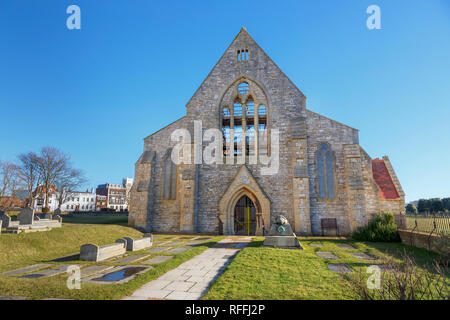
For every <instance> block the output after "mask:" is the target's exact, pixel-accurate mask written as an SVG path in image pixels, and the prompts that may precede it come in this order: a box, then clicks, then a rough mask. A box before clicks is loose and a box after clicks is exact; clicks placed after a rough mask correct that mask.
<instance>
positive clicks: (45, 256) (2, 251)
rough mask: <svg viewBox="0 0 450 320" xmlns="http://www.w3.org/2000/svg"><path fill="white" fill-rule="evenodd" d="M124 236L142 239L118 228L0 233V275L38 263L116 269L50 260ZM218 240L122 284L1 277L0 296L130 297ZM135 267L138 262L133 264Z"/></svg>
mask: <svg viewBox="0 0 450 320" xmlns="http://www.w3.org/2000/svg"><path fill="white" fill-rule="evenodd" d="M124 236H128V237H132V238H140V237H142V233H141V232H139V231H137V230H135V229H133V228H130V227H127V226H121V225H112V224H103V225H101V224H99V225H87V224H69V223H64V224H63V228H58V229H53V230H51V231H48V232H35V233H27V234H2V235H1V236H0V273H2V272H4V271H8V270H12V269H17V268H20V267H25V266H29V265H32V264H37V263H52V264H55V265H59V264H83V265H85V266H88V265H93V264H100V265H111V266H117V264H114V263H112V262H99V263H94V262H87V261H79V260H76V261H66V262H59V263H57V262H52V261H51V260H53V259H56V258H59V257H62V256H67V255H71V254H74V253H79V251H80V246H81V245H83V244H85V243H94V244H97V245H103V244H109V243H113V242H115V240H116V239H118V238H121V237H124ZM168 237H170V236H168V235H165V236H164V235H163V236H160V238H158V240H159V239H164V238H168ZM219 239H220V237H218V238H215V239H214V240H212V241H211V242H207V243H205V244H202V245H199V246H195V247H193V249H191V250H188V251H186V252H184V253H180V254H176V255H175V258H173V259H171V260H169V261H167V262H165V263H162V264H160V265H157V266H155V268H153V269H151V270H149V271H148V272H146V273H144V274H140V275H138V276H137V277H136V278H134V279H133V280H131V281H129V282H127V283H124V284H120V285H115V284H104V285H99V284H87V283H82V284H81V289H80V290H69V289H68V288H67V286H66V281H67V277H68V275H67V274H62V275H58V276H54V277H49V278H42V279H20V278H18V277H0V295H6V296H25V297H28V298H30V299H43V298H66V299H120V298H123V297H125V296H128V295H130V294H131V293H132V292H133V291H134V290H136V289H138V288H139V287H141V286H142V285H143V284H145V283H147V282H149V281H151V280H153V279H156V278H157V277H159V276H160V275H162V274H164V273H165V272H167V271H169V270H171V269H173V268H175V267H177V266H178V265H179V264H181V263H182V262H184V261H186V260H188V259H190V258H192V257H194V256H195V255H197V254H199V253H200V252H202V251H204V250H205V249H206V248H207V247H208V246H210V245H212V244H213V243H215V242H216V241H218V240H219ZM184 241H189V240H184ZM147 250H148V249H147ZM143 252H145V250H143V251H141V252H140V251H136V252H133V253H129V254H142V253H143ZM162 254H164V253H160V254H156V253H154V254H150V256H149V258H151V257H152V256H156V255H162ZM134 264H139V263H138V262H137V263H136V262H135V263H134ZM82 270H83V269H81V271H82Z"/></svg>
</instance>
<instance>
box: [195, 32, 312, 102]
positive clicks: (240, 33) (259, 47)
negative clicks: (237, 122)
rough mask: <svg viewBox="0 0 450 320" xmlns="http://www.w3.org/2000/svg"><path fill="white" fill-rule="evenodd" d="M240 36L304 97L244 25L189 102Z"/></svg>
mask: <svg viewBox="0 0 450 320" xmlns="http://www.w3.org/2000/svg"><path fill="white" fill-rule="evenodd" d="M241 36H247V37H248V38H249V39H250V40H251V41H252V42H253V43H254V44H255V45H256V47H257V48H258V49H259V50H260V51H261V52H262V53H263V54H264V55H265V56H266V57H267V59H268V60H269V61H271V62H272V63H273V65H274V66H275V67H276V68H277V69H278V70H279V71H280V73H281V74H282V75H283V76H284V77H286V79H287V80H288V81H289V82H290V83H291V84H292V85H293V86H294V88H295V89H297V90H298V92H300V94H301V95H302V96H303V97H305V99H306V96H305V95H304V94H303V92H302V91H301V90H300V89H299V88H298V87H297V86H296V85H295V83H294V82H292V80H291V79H289V77H288V76H287V75H286V74H285V73H284V72H283V70H281V69H280V67H278V65H277V64H276V63H275V62H274V61H273V60H272V59H271V58H270V56H269V55H268V54H267V53H266V52H265V51H264V50H263V49H262V48H261V46H260V45H259V44H258V43H257V42H256V41H255V40H254V39H253V38H252V36H251V35H250V34H249V33H248V32H247V29H246V28H245V27H242V28H241V30H240V31H239V33H238V34H237V35H236V36H235V37H234V39H233V41H231V43H230V45H229V46H228V47H227V49H226V50H225V52H224V53H223V54H222V56H221V57H220V59H219V60H218V61H217V63H216V64H215V65H214V67H213V68H212V69H211V71H210V72H209V73H208V75H207V76H206V78H205V79H204V80H203V81H202V83H201V84H200V86H199V87H198V88H197V90H196V91H195V92H194V94H193V95H192V97H191V98H190V99H189V101H188V103H187V104H189V103H190V102H191V101H192V99H193V98H194V97H195V96H196V95H197V92H198V91H199V90H200V88H201V87H202V86H203V84H204V83H205V82H206V80H207V79H208V78H209V76H210V75H211V74H212V72H213V71H214V69H215V68H216V66H217V65H218V64H220V62H221V61H222V59H223V58H224V57H225V54H226V53H227V52H228V49H230V48H231V47H232V46H233V45H234V43H235V42H236V41H237V40H238V39H239V38H240V37H241Z"/></svg>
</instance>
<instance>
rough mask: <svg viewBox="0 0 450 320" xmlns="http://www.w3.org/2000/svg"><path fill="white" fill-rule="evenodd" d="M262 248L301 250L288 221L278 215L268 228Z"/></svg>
mask: <svg viewBox="0 0 450 320" xmlns="http://www.w3.org/2000/svg"><path fill="white" fill-rule="evenodd" d="M263 247H273V248H281V249H301V250H303V247H302V245H301V244H300V241H298V239H297V236H296V235H295V233H294V231H292V228H291V225H290V224H289V221H288V220H287V219H286V218H285V217H284V216H282V215H279V216H278V217H277V218H276V219H275V223H273V224H272V226H271V227H270V231H269V235H268V236H267V237H266V239H265V240H264V242H263Z"/></svg>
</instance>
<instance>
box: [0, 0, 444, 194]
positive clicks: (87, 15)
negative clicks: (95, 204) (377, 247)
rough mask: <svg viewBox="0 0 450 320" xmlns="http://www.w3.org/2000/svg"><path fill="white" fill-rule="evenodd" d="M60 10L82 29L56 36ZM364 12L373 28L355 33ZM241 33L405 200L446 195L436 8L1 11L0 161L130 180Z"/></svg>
mask: <svg viewBox="0 0 450 320" xmlns="http://www.w3.org/2000/svg"><path fill="white" fill-rule="evenodd" d="M344 3H345V5H343V4H344ZM71 4H76V5H78V6H80V8H81V30H68V29H67V28H66V19H67V17H68V14H67V13H66V8H67V7H68V6H69V5H71ZM371 4H376V5H378V6H379V7H380V8H381V26H382V29H381V30H368V29H367V28H366V19H367V17H368V15H367V14H366V8H367V7H368V6H369V5H371ZM242 26H245V27H246V28H247V30H248V32H249V33H250V34H251V35H252V37H253V38H254V39H255V40H256V41H257V42H258V43H259V44H260V46H261V47H262V48H263V49H264V50H265V51H266V52H267V54H268V55H269V56H270V57H271V58H272V59H273V60H274V61H275V63H277V64H278V66H279V67H280V68H281V69H282V70H283V71H284V72H285V73H286V74H287V76H288V77H290V79H291V80H292V81H293V82H294V83H295V84H296V85H297V87H298V88H299V89H300V90H301V91H302V92H303V93H304V94H305V95H306V96H307V97H308V100H307V108H308V109H310V110H312V111H315V112H318V113H320V114H323V115H325V116H327V117H330V118H332V119H335V120H337V121H340V122H343V123H345V124H347V125H350V126H352V127H355V128H357V129H359V130H360V143H361V145H362V146H363V148H364V149H365V150H366V151H367V152H368V153H369V155H370V156H371V157H373V158H377V157H381V156H383V155H386V154H387V155H389V157H390V159H391V162H392V163H393V165H394V168H395V169H396V172H397V175H398V176H399V179H400V181H401V183H402V185H403V187H404V189H405V192H406V195H407V200H416V199H418V198H422V197H424V198H428V197H445V196H450V170H449V167H450V165H449V163H450V148H449V146H450V143H449V141H450V127H449V120H450V102H449V101H450V2H449V1H446V0H442V1H438V0H418V1H403V0H396V1H379V0H372V1H365V0H346V1H325V0H319V1H300V0H293V1H281V0H280V1H263V0H251V1H250V0H240V1H235V0H228V1H218V0H209V1H195V0H192V1H144V0H135V1H125V0H121V1H119V0H117V1H103V0H96V1H92V0H89V1H87V0H70V1H65V0H54V1H49V0H40V1H33V0H29V1H24V0H14V1H12V0H4V1H1V2H0V40H1V50H0V117H1V119H2V120H3V121H1V122H0V132H1V134H0V159H2V160H14V159H15V158H16V156H17V154H18V153H20V152H24V151H29V150H35V151H37V150H39V149H40V147H42V146H45V145H51V146H55V147H58V148H60V149H62V150H63V151H64V152H66V153H68V154H70V155H71V156H72V160H73V162H74V164H75V166H76V167H78V168H81V169H83V170H84V171H85V172H86V176H87V177H88V179H89V187H93V186H95V185H97V184H100V183H104V182H111V183H118V182H121V179H122V177H126V176H130V177H132V176H133V175H134V163H135V161H136V160H137V159H138V157H139V155H140V154H141V152H142V148H143V140H142V139H143V138H144V137H146V136H147V135H149V134H151V133H152V132H154V131H156V130H158V129H160V128H161V127H163V126H165V125H167V124H169V123H170V122H172V121H174V120H176V119H178V118H180V117H182V116H183V115H184V114H185V104H186V103H187V101H188V100H189V99H190V97H191V96H192V95H193V93H194V92H195V90H196V89H197V88H198V86H199V85H200V84H201V82H202V81H203V80H204V78H205V77H206V76H207V74H208V73H209V71H210V70H211V69H212V67H213V66H214V64H215V63H216V62H217V60H218V59H219V58H220V56H221V55H222V54H223V52H224V51H225V49H226V48H227V46H228V45H229V44H230V42H231V41H232V40H233V38H234V37H235V36H236V34H237V33H238V32H239V30H240V28H241V27H242ZM86 187H87V186H86Z"/></svg>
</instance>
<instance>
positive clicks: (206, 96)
mask: <svg viewBox="0 0 450 320" xmlns="http://www.w3.org/2000/svg"><path fill="white" fill-rule="evenodd" d="M242 77H247V78H248V79H250V80H252V81H254V82H255V83H257V84H258V85H259V86H260V87H261V88H262V90H263V91H264V93H265V95H267V96H268V97H269V103H270V104H271V105H272V107H273V108H274V111H284V110H282V109H286V110H288V113H289V112H292V113H293V115H297V116H298V115H302V113H304V112H305V100H306V97H305V96H304V95H303V93H302V92H301V91H300V90H299V89H298V88H297V87H296V86H295V85H294V84H293V83H292V81H291V80H290V79H289V78H288V77H287V76H286V75H285V74H284V73H283V72H282V71H281V69H280V68H279V67H278V66H277V65H276V64H275V63H274V62H273V61H272V59H271V58H270V57H269V56H268V55H267V54H266V53H265V52H264V51H263V49H261V47H260V46H259V45H258V44H257V43H256V41H255V40H253V38H252V37H251V36H250V35H249V34H248V32H247V30H246V29H245V28H242V29H241V30H240V32H239V33H238V35H237V36H236V37H235V38H234V40H233V41H232V42H231V44H230V45H229V46H228V48H227V49H226V50H225V53H224V54H223V55H222V57H221V58H220V59H219V61H218V62H217V63H216V65H215V66H214V68H213V69H212V70H211V72H210V73H209V74H208V76H207V77H206V79H205V80H204V81H203V83H202V84H201V85H200V87H199V88H198V89H197V91H196V92H195V93H194V95H193V96H192V98H191V99H190V100H189V102H188V103H187V106H186V108H187V116H188V117H190V118H196V119H198V118H202V116H204V117H206V115H209V116H210V115H211V112H216V111H218V110H219V106H218V105H219V102H220V100H221V97H222V96H223V94H224V93H225V91H226V89H227V88H228V87H229V86H230V85H231V84H233V83H234V82H235V81H236V80H237V79H239V78H242Z"/></svg>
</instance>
